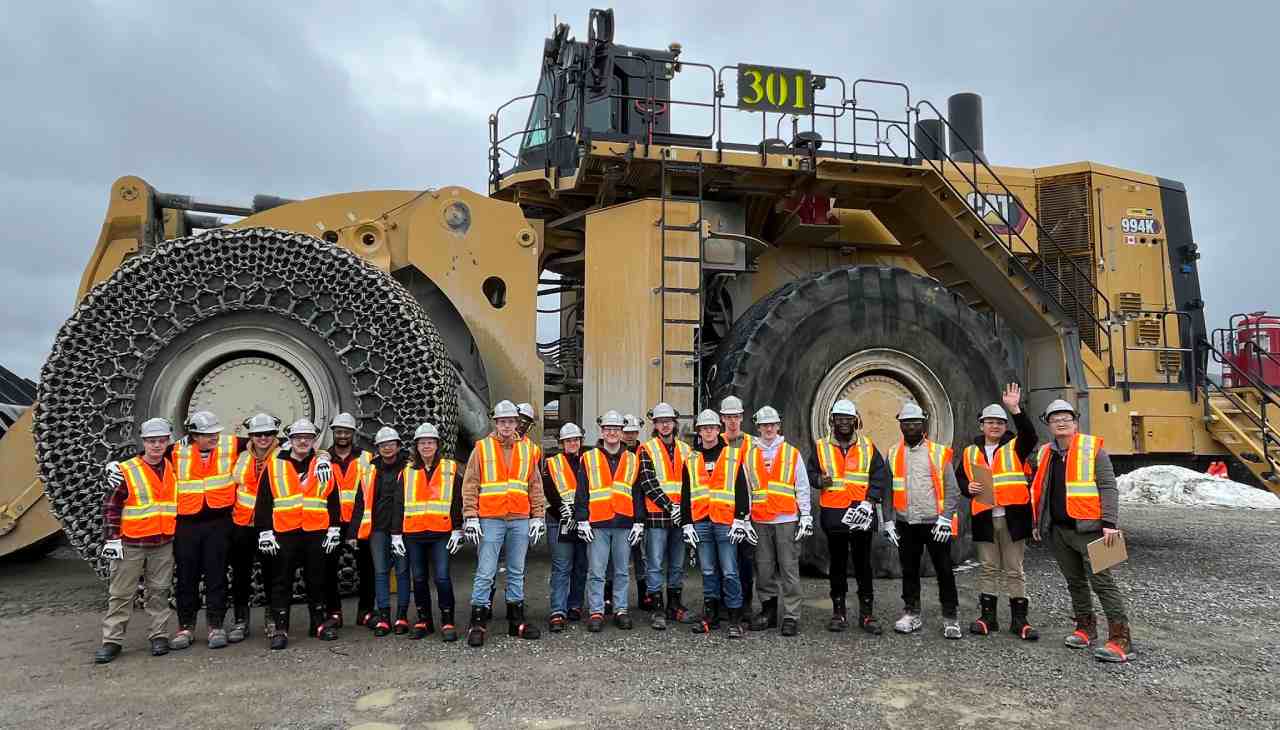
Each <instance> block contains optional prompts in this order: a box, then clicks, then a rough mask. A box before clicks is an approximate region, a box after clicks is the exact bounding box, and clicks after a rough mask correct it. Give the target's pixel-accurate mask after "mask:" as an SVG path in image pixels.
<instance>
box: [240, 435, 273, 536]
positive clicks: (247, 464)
mask: <svg viewBox="0 0 1280 730" xmlns="http://www.w3.org/2000/svg"><path fill="white" fill-rule="evenodd" d="M279 452H280V447H279V446H272V447H271V450H270V451H268V452H267V456H266V458H265V459H263V460H261V461H259V460H258V459H255V458H254V457H253V450H252V449H245V450H244V451H242V452H240V457H239V458H238V459H236V466H235V468H234V469H232V470H231V477H232V479H234V480H235V483H236V503H235V506H233V507H232V508H231V520H232V522H235V523H236V524H237V525H240V526H241V527H248V526H250V525H252V524H253V509H254V507H255V506H257V504H258V484H259V483H260V482H261V481H262V472H263V470H265V469H266V468H267V464H269V463H271V460H272V459H274V458H276V454H278V453H279Z"/></svg>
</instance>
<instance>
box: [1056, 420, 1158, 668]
mask: <svg viewBox="0 0 1280 730" xmlns="http://www.w3.org/2000/svg"><path fill="white" fill-rule="evenodd" d="M1043 419H1044V421H1045V423H1047V424H1048V425H1049V435H1050V436H1051V437H1052V439H1053V440H1052V441H1050V442H1049V443H1047V444H1044V445H1042V446H1041V447H1040V448H1039V450H1038V451H1037V452H1036V454H1035V457H1034V458H1033V460H1032V462H1031V468H1032V469H1033V470H1034V473H1035V476H1034V477H1033V478H1032V480H1031V499H1032V504H1034V505H1035V532H1034V533H1033V535H1032V536H1033V539H1039V538H1041V537H1045V538H1046V539H1047V540H1049V541H1050V545H1051V546H1052V548H1053V556H1054V558H1056V559H1057V561H1058V568H1059V569H1060V570H1061V571H1062V577H1064V578H1066V580H1067V590H1068V591H1070V593H1071V607H1072V609H1073V610H1074V613H1075V623H1076V629H1075V631H1074V632H1072V633H1071V635H1070V636H1068V637H1067V638H1066V641H1065V643H1066V645H1067V646H1069V647H1071V648H1073V649H1088V648H1089V647H1090V645H1092V643H1093V640H1094V639H1096V638H1097V635H1098V629H1097V621H1096V619H1095V618H1094V615H1093V595H1092V594H1091V593H1090V592H1089V589H1090V586H1092V588H1093V593H1096V594H1098V600H1099V601H1101V602H1102V610H1103V611H1104V612H1105V613H1106V615H1107V627H1108V638H1107V643H1106V644H1105V645H1103V646H1101V647H1099V648H1098V649H1096V650H1094V652H1093V656H1094V658H1095V659H1097V660H1098V661H1104V662H1127V661H1129V659H1131V658H1133V645H1132V641H1131V639H1130V636H1129V618H1128V615H1127V614H1126V612H1125V601H1124V596H1123V594H1121V592H1120V588H1119V586H1117V585H1116V581H1115V577H1114V576H1112V575H1111V570H1110V569H1108V570H1103V571H1100V572H1097V573H1095V572H1093V570H1092V569H1091V567H1090V564H1089V543H1091V542H1094V541H1095V540H1099V539H1101V540H1104V541H1106V544H1107V545H1113V544H1115V543H1116V541H1118V540H1120V539H1121V536H1120V529H1119V527H1118V524H1119V519H1120V496H1119V492H1118V490H1117V489H1116V475H1115V470H1114V469H1113V468H1112V466H1111V457H1110V456H1108V455H1107V452H1106V451H1105V450H1104V449H1103V448H1102V438H1101V437H1099V436H1091V435H1089V434H1085V433H1080V422H1079V421H1078V420H1077V417H1076V410H1075V408H1073V407H1072V405H1071V404H1070V403H1068V402H1066V401H1064V400H1055V401H1054V402H1052V403H1050V404H1049V407H1048V408H1046V409H1045V411H1044V416H1043Z"/></svg>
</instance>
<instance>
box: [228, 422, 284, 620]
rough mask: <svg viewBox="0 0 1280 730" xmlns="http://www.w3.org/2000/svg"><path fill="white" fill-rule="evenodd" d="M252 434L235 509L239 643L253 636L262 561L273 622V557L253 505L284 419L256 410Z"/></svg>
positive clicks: (241, 461) (238, 475)
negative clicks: (261, 548)
mask: <svg viewBox="0 0 1280 730" xmlns="http://www.w3.org/2000/svg"><path fill="white" fill-rule="evenodd" d="M244 428H245V432H247V433H248V434H249V448H247V449H245V450H244V451H242V452H241V453H240V457H239V458H238V459H237V460H236V466H235V472H234V475H235V481H236V503H235V506H234V507H232V509H231V521H232V522H234V523H235V527H234V528H232V533H231V549H230V563H231V603H232V606H233V607H234V609H233V610H234V620H233V622H232V624H231V629H230V630H229V631H228V632H227V641H228V642H230V643H232V644H237V643H239V642H241V641H244V640H245V638H246V637H248V636H249V602H250V599H252V598H253V564H254V563H255V562H257V563H258V566H259V568H260V570H259V574H260V575H261V577H262V592H263V593H264V594H265V597H266V600H264V601H263V604H264V606H263V613H264V614H265V621H264V622H263V625H264V626H265V627H266V628H267V629H268V630H269V629H270V627H271V626H272V617H271V608H270V607H268V606H266V605H265V604H268V603H270V598H271V563H272V561H271V558H270V557H268V556H266V555H263V554H262V553H260V552H258V528H257V527H255V526H254V524H253V509H254V506H255V505H256V504H257V501H258V484H259V483H260V482H261V481H262V474H263V472H265V471H266V470H267V464H268V463H270V461H271V459H274V458H275V455H276V452H277V451H279V450H280V448H279V444H278V441H277V434H278V433H279V432H280V419H278V418H276V417H274V416H269V415H267V414H266V413H258V414H255V415H253V416H251V417H249V418H248V419H246V420H245V422H244Z"/></svg>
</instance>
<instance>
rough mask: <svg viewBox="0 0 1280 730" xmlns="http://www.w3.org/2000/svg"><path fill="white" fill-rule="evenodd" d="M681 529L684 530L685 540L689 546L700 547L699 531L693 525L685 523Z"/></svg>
mask: <svg viewBox="0 0 1280 730" xmlns="http://www.w3.org/2000/svg"><path fill="white" fill-rule="evenodd" d="M681 531H682V532H684V541H685V542H686V543H688V544H689V547H698V531H697V530H695V529H693V525H685V526H684V527H683V528H681Z"/></svg>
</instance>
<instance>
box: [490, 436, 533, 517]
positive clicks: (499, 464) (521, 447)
mask: <svg viewBox="0 0 1280 730" xmlns="http://www.w3.org/2000/svg"><path fill="white" fill-rule="evenodd" d="M476 449H478V450H479V451H480V516H481V517H501V518H505V517H506V516H507V515H512V514H514V515H528V514H529V480H530V479H532V478H533V469H534V468H536V467H537V463H536V462H535V461H534V460H533V446H532V444H530V443H529V440H528V439H517V440H516V441H515V443H514V444H513V445H512V447H511V462H510V463H507V456H506V454H505V453H503V450H502V445H501V444H499V443H498V439H497V438H495V437H493V436H486V437H484V438H482V439H480V440H479V441H477V442H476Z"/></svg>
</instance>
